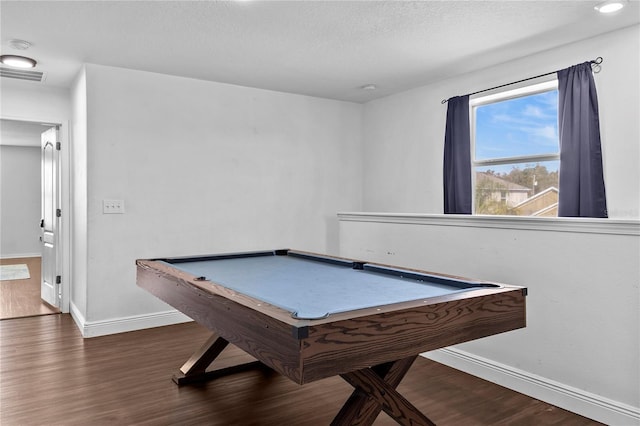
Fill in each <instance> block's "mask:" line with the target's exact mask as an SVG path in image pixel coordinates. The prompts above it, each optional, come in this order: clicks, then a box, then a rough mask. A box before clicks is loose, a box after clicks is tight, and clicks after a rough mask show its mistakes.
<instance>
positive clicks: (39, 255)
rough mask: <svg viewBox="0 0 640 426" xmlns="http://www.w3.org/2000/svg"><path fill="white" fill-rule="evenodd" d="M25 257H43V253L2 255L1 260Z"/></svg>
mask: <svg viewBox="0 0 640 426" xmlns="http://www.w3.org/2000/svg"><path fill="white" fill-rule="evenodd" d="M23 257H42V253H18V254H6V253H2V256H0V259H2V260H5V259H20V258H23Z"/></svg>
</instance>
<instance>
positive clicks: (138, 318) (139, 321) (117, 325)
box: [69, 302, 193, 338]
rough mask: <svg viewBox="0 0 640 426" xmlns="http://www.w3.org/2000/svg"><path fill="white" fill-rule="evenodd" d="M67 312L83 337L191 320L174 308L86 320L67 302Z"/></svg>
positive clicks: (74, 306)
mask: <svg viewBox="0 0 640 426" xmlns="http://www.w3.org/2000/svg"><path fill="white" fill-rule="evenodd" d="M69 312H70V314H71V317H72V318H73V320H74V321H75V323H76V325H77V326H78V328H79V329H80V333H82V337H85V338H89V337H98V336H106V335H108V334H117V333H126V332H127V331H136V330H143V329H145V328H154V327H162V326H165V325H173V324H180V323H183V322H190V321H193V320H192V319H191V318H189V317H188V316H186V315H184V314H183V313H181V312H178V311H176V310H171V311H165V312H155V313H152V314H145V315H135V316H130V317H121V318H113V319H109V320H102V321H86V320H85V318H84V316H83V315H82V314H81V313H80V311H79V310H78V308H77V307H76V305H74V304H73V302H71V303H70V304H69Z"/></svg>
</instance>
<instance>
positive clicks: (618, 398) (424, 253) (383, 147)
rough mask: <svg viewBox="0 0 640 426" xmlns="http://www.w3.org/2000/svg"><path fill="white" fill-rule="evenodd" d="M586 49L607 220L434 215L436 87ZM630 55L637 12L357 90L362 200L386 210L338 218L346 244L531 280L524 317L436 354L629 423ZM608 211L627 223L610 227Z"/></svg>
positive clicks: (512, 73)
mask: <svg viewBox="0 0 640 426" xmlns="http://www.w3.org/2000/svg"><path fill="white" fill-rule="evenodd" d="M597 56H602V57H603V58H604V62H603V64H602V71H601V72H600V73H599V74H596V76H595V79H596V86H597V90H598V96H599V106H600V123H601V132H602V133H601V134H602V148H603V157H604V172H605V184H606V190H607V203H608V210H609V216H610V218H611V219H609V220H608V222H607V221H606V220H605V224H604V225H602V227H600V229H601V230H602V229H604V230H605V231H603V232H600V231H597V232H592V230H591V229H589V227H587V228H584V227H583V228H579V230H578V231H577V232H573V231H571V232H567V231H570V230H571V229H572V227H573V226H574V224H575V223H578V224H580V223H581V222H580V221H579V220H576V219H573V220H568V221H564V220H561V219H551V220H549V221H547V222H541V223H543V224H545V223H546V224H551V225H550V228H547V229H545V227H544V226H543V227H542V228H540V227H538V226H534V227H533V228H531V227H529V228H527V227H524V228H523V227H521V226H520V222H517V221H518V220H528V219H525V218H515V219H510V220H502V219H500V218H492V219H495V220H494V221H491V220H492V219H484V220H485V221H490V223H492V224H494V225H495V226H490V227H485V226H480V225H478V220H479V218H471V219H469V220H468V223H467V224H461V223H460V222H458V221H456V220H455V219H454V218H441V216H440V215H439V213H442V211H443V208H442V205H443V195H442V194H443V191H442V162H443V142H444V125H445V116H446V105H442V104H441V100H442V99H446V98H449V97H451V96H455V95H463V94H465V93H470V92H474V91H476V90H481V89H485V88H489V87H492V86H496V85H499V84H503V83H507V82H510V81H515V80H519V79H522V78H526V77H530V76H534V75H537V74H542V73H544V72H548V71H550V70H555V69H561V68H566V67H568V66H571V65H574V64H576V63H580V62H584V61H586V60H589V59H594V58H596V57H597ZM639 66H640V27H639V26H637V25H636V26H634V27H630V28H627V29H623V30H620V31H616V32H612V33H609V34H605V35H603V36H601V37H597V38H593V39H589V40H584V41H581V42H578V43H574V44H571V45H567V46H563V47H559V48H556V49H553V50H549V51H546V52H541V53H539V54H536V55H532V56H529V57H526V58H522V59H518V60H514V61H511V62H508V63H505V64H501V65H499V66H495V67H491V68H487V69H485V70H482V71H479V72H475V73H472V74H467V75H463V76H460V77H456V78H451V79H450V80H446V81H442V82H439V83H437V84H432V85H429V86H425V87H421V88H418V89H415V90H411V91H407V92H404V93H401V94H398V95H394V96H389V97H387V98H384V99H380V100H376V101H372V102H369V103H367V104H366V105H365V107H364V108H365V111H364V120H363V132H364V147H365V149H364V151H363V152H364V155H365V161H364V193H363V197H364V198H363V204H364V210H365V211H366V212H392V213H390V217H387V218H385V217H384V215H383V216H381V218H376V219H373V220H372V219H371V218H366V217H365V218H364V219H362V218H360V219H358V218H356V219H355V221H352V220H345V221H342V222H341V227H340V231H341V232H340V246H341V250H340V254H341V255H343V256H346V257H356V258H360V259H363V260H371V261H379V262H384V263H389V264H396V265H404V266H408V267H416V268H421V269H427V270H432V271H436V272H444V273H449V274H454V275H462V276H469V277H472V278H477V279H487V280H495V281H501V282H506V283H511V284H521V285H525V286H527V287H529V289H530V296H529V297H528V298H527V307H528V310H529V313H528V320H529V323H528V327H527V328H526V330H522V331H518V332H513V333H507V334H505V335H502V336H496V337H492V338H488V339H481V340H480V341H478V342H473V343H469V344H465V345H462V346H460V347H458V348H456V349H454V350H450V351H448V352H447V351H441V352H440V353H439V355H438V356H439V358H438V359H439V360H441V361H445V362H448V363H450V364H451V365H455V366H456V367H458V368H463V369H466V370H467V371H471V372H472V373H473V374H479V375H481V376H483V377H486V378H488V379H492V380H496V381H503V382H504V383H507V384H508V385H509V386H511V387H516V388H518V389H519V390H520V391H522V392H525V393H529V394H533V395H534V396H536V397H538V398H541V399H545V398H546V399H547V400H549V401H550V402H552V403H554V404H556V405H560V406H563V407H565V408H568V409H571V410H574V411H577V412H580V413H582V414H584V415H587V416H589V417H592V418H598V419H601V420H603V421H605V422H609V423H612V424H636V423H638V422H640V388H639V386H638V383H640V371H639V370H640V367H639V363H640V361H639V360H640V337H639V336H640V325H639V323H640V317H639V314H638V312H639V311H640V291H639V289H638V285H639V282H640V276H639V275H640V268H639V263H640V240H639V238H638V235H639V234H640V232H639V231H638V219H639V218H640V173H639V170H640V167H638V164H639V161H640V143H639V142H640V131H639V120H638V117H640V79H639V77H638V76H639V75H640V68H639ZM402 212H404V213H416V214H415V215H413V216H412V215H409V219H407V214H404V215H403V214H401V213H402ZM418 213H419V214H418ZM425 214H427V215H425ZM434 214H435V215H434ZM365 216H366V215H365ZM374 216H375V215H374ZM414 216H415V217H418V216H420V218H419V219H415V220H413V219H411V218H412V217H414ZM474 219H477V220H475V221H474ZM434 220H435V222H434ZM465 220H467V219H465ZM542 220H543V221H544V220H545V219H542ZM616 220H618V221H620V220H627V221H628V222H629V223H628V224H627V225H628V226H630V228H629V229H631V231H629V232H627V231H624V232H623V233H622V234H620V233H609V232H608V231H607V229H609V228H610V227H613V228H615V227H616V225H615V224H614V223H615V221H616ZM513 221H515V223H516V225H515V226H507V225H508V224H509V223H510V222H513ZM533 223H538V222H535V221H534V222H533ZM496 224H497V225H496ZM554 224H555V225H554ZM460 359H465V360H467V361H464V362H463V361H459V360H460ZM478 366H483V367H478ZM485 366H488V367H487V368H485ZM496 372H498V373H496Z"/></svg>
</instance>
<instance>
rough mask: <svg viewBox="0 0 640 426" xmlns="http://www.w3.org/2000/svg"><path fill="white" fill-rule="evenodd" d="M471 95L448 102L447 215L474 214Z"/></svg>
mask: <svg viewBox="0 0 640 426" xmlns="http://www.w3.org/2000/svg"><path fill="white" fill-rule="evenodd" d="M469 128H470V124H469V96H468V95H465V96H456V97H454V98H451V99H449V101H448V107H447V128H446V130H445V135H444V212H445V214H471V190H472V189H471V132H470V129H469Z"/></svg>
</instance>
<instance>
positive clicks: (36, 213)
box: [0, 127, 45, 258]
mask: <svg viewBox="0 0 640 426" xmlns="http://www.w3.org/2000/svg"><path fill="white" fill-rule="evenodd" d="M43 129H45V128H44V127H43ZM36 142H37V143H38V145H39V143H40V140H39V138H38V139H37V140H36ZM40 215H41V208H40V148H39V147H34V146H16V145H13V144H11V141H10V140H6V138H5V135H4V134H3V137H2V144H0V258H9V257H29V256H40V255H41V251H42V250H41V243H40V240H39V237H40V227H39V223H40Z"/></svg>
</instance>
